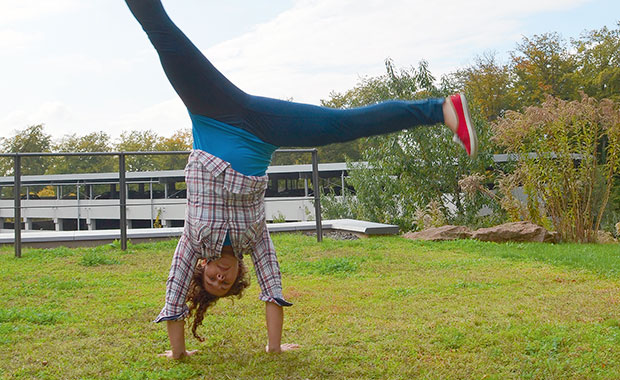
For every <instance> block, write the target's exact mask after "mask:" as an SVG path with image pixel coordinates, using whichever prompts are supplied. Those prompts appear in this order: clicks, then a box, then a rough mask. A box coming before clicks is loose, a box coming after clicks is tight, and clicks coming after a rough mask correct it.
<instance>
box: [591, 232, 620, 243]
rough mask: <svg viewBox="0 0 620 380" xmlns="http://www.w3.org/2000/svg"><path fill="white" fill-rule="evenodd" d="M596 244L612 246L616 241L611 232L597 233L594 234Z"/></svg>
mask: <svg viewBox="0 0 620 380" xmlns="http://www.w3.org/2000/svg"><path fill="white" fill-rule="evenodd" d="M596 242H597V243H601V244H614V243H617V242H618V241H617V240H616V239H615V238H614V235H612V234H611V232H607V231H598V234H596Z"/></svg>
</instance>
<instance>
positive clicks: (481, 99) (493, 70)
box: [442, 53, 517, 121]
mask: <svg viewBox="0 0 620 380" xmlns="http://www.w3.org/2000/svg"><path fill="white" fill-rule="evenodd" d="M514 77H515V75H514V74H513V73H512V72H511V70H510V67H509V66H508V65H501V64H499V63H498V62H497V60H496V56H495V54H492V53H487V54H484V55H482V56H479V57H477V58H476V60H475V63H474V64H473V65H471V66H469V67H466V68H464V69H461V70H457V71H456V72H454V73H453V74H450V75H448V76H446V77H444V78H442V87H443V88H445V90H446V92H448V93H450V92H455V91H458V90H464V91H465V92H466V93H467V94H468V95H469V103H470V104H472V105H474V106H475V107H476V108H477V109H478V110H479V112H480V116H481V117H482V118H484V119H485V120H486V121H493V120H495V119H497V118H498V117H500V116H503V114H504V112H505V111H506V110H513V109H515V108H516V105H517V95H516V93H515V89H514V79H515V78H514Z"/></svg>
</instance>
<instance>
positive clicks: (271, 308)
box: [265, 302, 300, 352]
mask: <svg viewBox="0 0 620 380" xmlns="http://www.w3.org/2000/svg"><path fill="white" fill-rule="evenodd" d="M265 315H266V317H267V337H268V338H269V343H268V344H267V347H265V350H266V351H267V352H282V351H290V350H296V349H298V348H299V347H300V346H299V345H298V344H292V343H287V344H282V324H283V323H284V311H283V308H282V306H280V305H277V304H275V303H273V302H265Z"/></svg>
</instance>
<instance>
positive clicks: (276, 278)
mask: <svg viewBox="0 0 620 380" xmlns="http://www.w3.org/2000/svg"><path fill="white" fill-rule="evenodd" d="M185 182H186V184H187V209H186V213H185V229H184V231H183V235H182V236H181V238H180V239H179V244H178V245H177V248H176V250H175V252H174V257H173V258H172V265H171V267H170V274H169V275H168V281H167V283H166V304H165V306H164V308H163V309H162V311H161V312H160V313H159V316H158V317H157V319H156V320H155V322H161V321H165V320H178V319H183V318H184V317H185V316H186V315H187V313H188V307H187V305H186V297H187V292H188V290H189V285H190V282H191V278H192V274H193V273H194V268H195V267H196V262H197V261H198V259H199V258H205V259H207V260H216V259H218V258H219V257H220V255H221V251H222V246H223V244H224V240H225V237H226V234H227V233H228V234H229V236H230V240H231V243H232V248H233V252H234V253H235V255H236V256H237V258H238V259H241V260H242V259H243V255H244V254H248V253H249V254H250V255H251V257H252V261H253V263H254V270H255V272H256V279H257V281H258V284H259V286H260V288H261V293H260V296H259V298H260V299H261V300H262V301H266V302H274V303H277V304H279V305H281V306H289V305H290V304H289V303H288V302H286V301H284V297H283V296H282V281H281V274H280V267H279V264H278V259H277V257H276V251H275V248H274V246H273V242H272V241H271V238H270V237H269V231H268V230H267V226H266V222H265V201H264V199H265V190H266V188H267V183H268V182H267V176H266V175H264V176H261V177H255V176H246V175H243V174H241V173H239V172H237V171H235V170H233V169H232V168H231V167H230V164H229V163H228V162H226V161H224V160H222V159H220V158H218V157H215V156H213V155H211V154H209V153H207V152H204V151H201V150H194V151H193V152H192V153H191V154H190V156H189V159H188V163H187V166H186V167H185Z"/></svg>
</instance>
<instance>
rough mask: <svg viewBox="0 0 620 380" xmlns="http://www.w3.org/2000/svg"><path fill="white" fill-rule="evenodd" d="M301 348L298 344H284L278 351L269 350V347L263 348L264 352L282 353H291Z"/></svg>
mask: <svg viewBox="0 0 620 380" xmlns="http://www.w3.org/2000/svg"><path fill="white" fill-rule="evenodd" d="M300 348H301V346H300V345H299V344H295V343H284V344H281V345H280V349H279V350H278V349H277V348H276V349H271V350H270V349H269V346H265V351H266V352H284V351H293V350H298V349H300Z"/></svg>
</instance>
